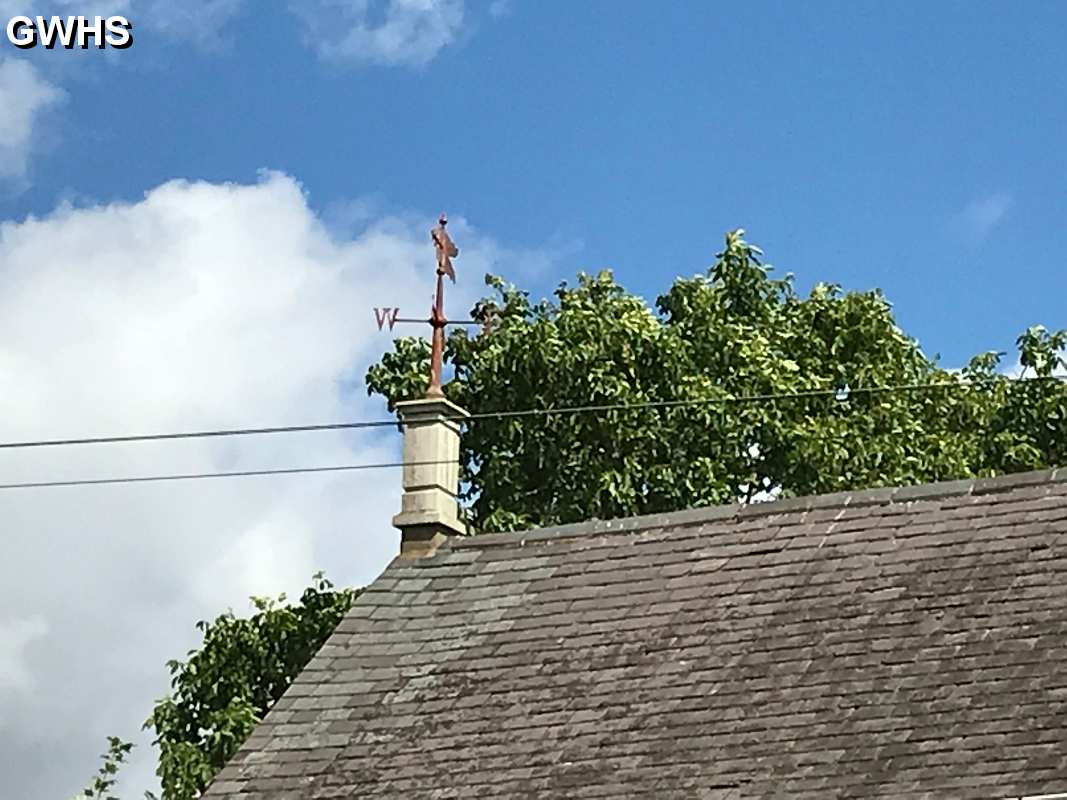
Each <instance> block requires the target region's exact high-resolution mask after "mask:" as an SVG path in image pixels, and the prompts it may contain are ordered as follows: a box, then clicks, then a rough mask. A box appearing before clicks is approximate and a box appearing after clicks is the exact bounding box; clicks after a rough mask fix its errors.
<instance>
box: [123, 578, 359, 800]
mask: <svg viewBox="0 0 1067 800" xmlns="http://www.w3.org/2000/svg"><path fill="white" fill-rule="evenodd" d="M358 595H359V590H357V589H334V587H333V585H332V584H331V583H330V582H329V581H328V580H326V578H324V577H323V576H322V574H321V573H320V574H318V575H316V576H315V577H314V579H313V583H312V585H311V586H309V587H308V588H307V589H306V590H305V591H304V593H303V594H302V595H301V597H300V601H299V602H298V603H295V604H291V605H286V604H285V595H280V596H279V597H278V598H277V599H268V598H262V597H254V598H252V603H253V606H254V607H255V609H256V613H255V614H253V615H252V616H251V617H247V618H242V617H237V616H235V615H234V614H233V612H232V611H228V612H226V613H225V614H222V615H220V616H219V617H217V618H216V619H215V621H214V622H205V621H201V622H199V623H197V627H198V628H199V629H200V630H201V631H202V633H203V637H204V640H203V643H202V644H201V646H200V647H199V648H198V649H196V650H191V651H190V652H189V654H188V658H187V660H186V661H171V662H169V664H168V665H167V666H168V668H169V669H170V672H171V676H172V679H171V686H172V688H173V692H172V694H171V695H169V696H168V697H165V698H163V699H162V700H160V701H159V702H158V703H156V706H155V708H154V709H153V711H152V715H151V716H150V717H149V718H148V721H147V722H146V723H145V727H146V728H152V729H154V731H155V742H154V743H155V744H156V745H157V746H158V747H159V767H158V769H157V774H158V775H159V778H160V781H161V783H162V787H163V798H164V800H191V798H194V797H197V796H198V795H199V794H200V793H201V792H202V791H203V790H204V788H205V787H206V786H207V784H208V783H209V782H210V781H211V779H212V778H213V777H214V776H215V774H216V773H217V772H218V771H219V770H220V769H222V767H223V766H224V765H225V764H226V762H227V761H228V760H229V759H230V757H231V756H233V754H234V753H235V752H237V749H238V748H239V747H240V746H241V743H242V742H244V740H245V739H246V738H247V737H248V735H249V734H250V733H251V732H252V729H253V728H254V727H255V725H256V723H258V722H259V721H260V720H261V719H263V717H264V715H265V714H266V713H267V711H268V710H269V709H270V707H271V706H272V705H273V704H274V703H275V702H276V701H277V700H278V699H279V698H280V697H281V696H282V694H283V693H284V692H285V690H286V689H287V688H288V687H289V684H291V683H292V682H293V679H294V678H295V677H296V676H297V675H298V674H299V672H300V671H301V670H302V669H303V668H304V666H305V665H306V664H307V663H308V661H310V660H311V657H312V656H313V655H314V654H315V653H316V652H317V651H318V649H319V648H320V647H321V646H322V644H323V642H325V641H326V638H327V637H328V636H329V635H330V634H331V633H332V632H333V629H334V628H336V627H337V624H338V623H339V622H340V621H341V618H342V617H343V616H344V614H345V612H346V611H348V609H349V608H350V607H351V605H352V602H353V601H354V600H355V598H356V597H357V596H358ZM120 760H121V759H120Z"/></svg>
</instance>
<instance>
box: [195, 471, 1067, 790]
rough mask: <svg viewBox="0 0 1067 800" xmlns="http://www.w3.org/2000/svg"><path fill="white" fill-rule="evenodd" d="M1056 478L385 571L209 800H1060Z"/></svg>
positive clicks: (747, 511)
mask: <svg viewBox="0 0 1067 800" xmlns="http://www.w3.org/2000/svg"><path fill="white" fill-rule="evenodd" d="M1065 586H1067V470H1060V471H1058V472H1048V471H1046V472H1042V473H1032V474H1026V475H1021V476H1009V477H1004V478H994V479H983V480H978V481H956V482H952V483H945V484H935V485H931V486H921V487H908V488H904V489H895V488H886V489H875V490H870V491H866V492H852V493H848V492H845V493H840V494H837V495H828V496H823V497H817V498H795V499H790V500H786V501H782V502H778V503H770V504H765V505H762V506H751V507H746V508H741V507H739V506H728V507H722V508H712V509H693V510H691V511H686V512H681V513H678V514H666V515H656V516H652V517H637V518H632V519H628V520H613V521H598V522H593V523H584V524H581V525H570V526H563V527H560V528H555V529H547V530H542V531H533V532H525V533H516V534H503V535H498V536H489V535H485V536H477V537H472V538H469V539H466V540H457V541H453V542H450V543H449V544H447V545H446V546H445V547H443V548H442V549H441V550H440V551H439V552H438V554H437V555H436V556H434V557H431V558H428V559H425V560H423V561H421V562H411V561H408V560H404V559H397V560H396V561H394V563H393V564H392V565H391V566H390V567H389V568H388V569H387V570H386V571H385V573H383V575H382V576H381V577H380V578H379V579H378V581H376V582H375V584H374V585H373V586H372V587H370V589H369V590H368V591H367V592H365V593H364V594H363V595H362V596H361V598H360V599H359V601H358V602H357V603H356V605H355V606H354V607H353V609H352V610H351V612H350V613H349V615H348V616H347V617H346V618H345V620H343V621H342V622H341V624H340V625H339V626H338V629H337V632H335V634H334V635H333V636H332V637H331V639H330V640H329V641H328V642H327V643H326V645H325V646H324V647H323V649H322V651H321V652H320V653H319V654H318V656H316V659H315V660H314V661H313V664H312V665H309V666H310V667H313V668H311V669H309V670H307V671H305V673H304V674H303V675H302V676H301V677H300V678H298V679H297V681H296V682H295V683H294V684H293V686H292V687H291V688H290V690H289V691H288V692H287V693H286V696H285V697H283V698H282V700H281V701H279V703H278V704H277V705H276V707H275V709H274V710H273V711H272V712H271V713H270V714H268V716H267V718H266V720H265V721H264V722H263V723H262V724H261V725H260V727H259V728H257V730H256V732H255V733H254V734H253V736H252V737H251V738H250V739H249V741H248V742H246V744H245V746H244V748H242V751H241V752H240V753H239V754H238V755H237V756H236V757H235V759H234V760H233V762H232V764H231V766H230V767H228V768H227V769H226V770H225V771H224V772H223V773H222V774H221V775H220V776H219V778H218V780H216V782H215V784H214V785H213V786H212V787H210V788H209V790H208V792H207V794H206V795H205V800H283V798H300V800H335V799H338V798H352V797H360V798H397V799H399V798H423V797H425V798H477V799H478V800H492V799H493V798H553V799H555V798H561V797H574V798H624V797H634V798H690V797H691V798H709V800H727V799H729V800H741V799H742V798H767V797H789V798H816V797H818V798H820V799H821V798H922V797H930V798H950V799H951V800H956V799H957V798H959V799H960V800H968V799H969V798H976V799H977V798H990V797H998V798H1005V797H1009V796H1016V797H1018V796H1021V795H1023V794H1043V793H1052V792H1062V791H1067V757H1065V756H1064V753H1067V727H1065V726H1064V725H1063V722H1062V721H1063V719H1064V718H1065V716H1067V669H1064V668H1063V666H1062V665H1063V664H1064V663H1067V589H1065V588H1064V587H1065Z"/></svg>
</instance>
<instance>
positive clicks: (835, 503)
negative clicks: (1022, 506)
mask: <svg viewBox="0 0 1067 800" xmlns="http://www.w3.org/2000/svg"><path fill="white" fill-rule="evenodd" d="M1063 482H1067V467H1059V468H1055V469H1044V470H1036V471H1033V472H1016V473H1011V474H1008V475H998V476H996V477H993V478H965V479H963V480H954V481H940V482H938V483H925V484H919V485H914V486H890V487H885V488H879V489H861V490H859V491H855V492H835V493H833V494H820V495H806V496H804V497H789V498H786V499H785V500H775V501H772V502H766V503H755V504H753V505H741V504H740V503H731V504H729V505H721V506H706V507H703V508H690V509H686V510H684V511H671V512H667V513H663V514H645V515H642V516H636V517H620V518H618V519H607V520H597V519H594V520H588V521H586V522H574V523H569V524H567V525H553V526H550V527H546V528H532V529H530V530H525V531H513V532H510V533H479V534H476V535H474V536H465V537H458V536H457V537H451V538H450V539H449V541H448V542H447V543H446V544H445V545H444V546H443V547H442V548H441V550H440V551H438V552H441V551H446V550H449V549H466V548H485V547H506V546H509V545H514V544H515V543H520V544H525V543H526V542H542V541H547V540H553V539H571V538H576V537H582V536H595V535H603V534H608V533H634V532H635V531H642V530H650V529H654V528H664V527H683V526H687V525H699V524H701V523H704V522H716V521H720V520H728V519H751V518H753V517H763V516H771V515H775V514H785V513H790V512H798V511H799V512H804V511H816V510H823V509H830V508H845V507H857V506H872V505H890V504H892V503H910V502H915V501H919V500H940V499H942V498H946V497H960V496H966V495H983V494H992V493H995V492H1002V491H1007V490H1011V489H1019V488H1024V487H1027V486H1039V485H1041V484H1046V483H1063ZM428 560H429V561H433V558H430V559H428Z"/></svg>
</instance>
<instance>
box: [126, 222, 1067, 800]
mask: <svg viewBox="0 0 1067 800" xmlns="http://www.w3.org/2000/svg"><path fill="white" fill-rule="evenodd" d="M761 256H762V254H761V253H760V251H759V249H758V248H756V247H754V246H752V245H750V244H748V243H747V242H745V241H744V239H743V232H742V231H734V232H732V233H729V234H727V236H726V247H725V248H724V250H723V251H722V252H721V253H719V254H718V256H717V260H716V262H715V264H714V266H712V267H711V268H710V270H709V271H708V273H707V274H706V275H701V276H697V277H693V278H680V279H678V280H676V281H675V282H674V284H673V285H672V286H671V287H670V288H669V289H668V291H667V292H666V293H665V294H664V295H662V296H661V297H659V298H658V299H657V301H656V304H655V307H654V308H650V307H649V306H648V305H647V304H646V303H645V301H644V300H642V299H641V298H639V297H636V296H634V295H632V294H629V293H627V292H626V291H625V290H624V289H623V288H622V287H620V286H619V285H618V284H617V283H615V281H614V279H613V278H612V276H611V274H610V273H609V272H601V273H599V274H598V275H593V276H590V275H579V277H578V282H577V285H575V286H568V285H566V284H563V285H561V286H560V287H559V289H558V290H557V291H556V293H555V295H554V298H553V299H548V300H542V301H540V302H537V303H534V302H531V300H530V299H529V296H528V294H527V293H525V292H522V291H520V290H519V289H517V288H515V287H514V286H511V285H509V284H507V283H505V282H504V281H503V280H501V279H500V278H497V277H494V276H488V277H487V283H488V285H489V286H490V287H491V288H492V289H493V291H494V294H493V296H491V297H488V298H486V299H484V300H482V301H480V302H479V303H477V304H476V305H475V307H474V310H473V311H472V315H473V316H474V318H475V319H477V320H480V321H482V322H484V323H486V327H485V328H483V330H482V332H481V333H478V334H477V335H474V336H471V335H468V334H467V333H466V332H465V331H462V330H459V331H455V332H453V333H452V334H451V335H450V336H449V338H448V342H447V348H446V354H447V356H448V358H449V359H450V361H451V363H452V366H453V370H454V376H453V378H452V380H451V381H450V382H449V383H448V384H447V385H446V387H445V392H446V394H447V395H448V397H449V398H451V399H452V400H454V401H455V402H457V403H459V404H460V405H462V406H463V407H465V408H466V409H468V410H469V411H471V412H474V413H475V414H484V413H492V412H497V411H513V410H521V409H537V408H547V409H562V408H570V407H577V406H631V407H623V408H612V409H610V410H600V411H597V412H595V413H583V414H572V413H562V414H545V415H538V416H520V417H500V418H488V419H477V420H475V421H474V422H472V423H471V424H469V425H468V426H467V429H466V430H465V433H464V436H463V439H462V450H461V460H462V476H463V485H464V489H463V494H464V497H465V500H466V513H467V514H468V515H469V517H470V521H471V523H472V524H473V526H474V527H475V528H476V529H480V530H483V531H504V530H514V529H520V528H524V527H530V526H536V525H549V524H557V523H565V522H573V521H579V520H584V519H589V518H593V517H597V518H601V519H607V518H611V517H618V516H625V515H631V514H641V513H653V512H661V511H672V510H677V509H682V508H689V507H695V506H705V505H711V504H716V503H725V502H733V501H735V500H737V499H738V498H747V499H752V498H754V497H756V496H757V495H758V494H759V493H761V492H768V491H771V492H780V493H782V494H784V495H803V494H815V493H821V492H828V491H840V490H845V489H859V488H866V487H874V486H885V485H895V484H913V483H922V482H927V481H935V480H941V479H947V478H954V477H964V476H984V475H993V474H997V473H1003V472H1012V471H1018V470H1023V469H1034V468H1039V467H1044V466H1051V465H1060V464H1065V463H1067V386H1065V385H1064V384H1063V383H1061V382H1058V381H1053V380H1036V381H1029V382H1018V381H1013V380H1010V379H1009V378H1008V377H1006V376H1005V375H1003V374H1001V373H1000V372H999V369H1000V367H1001V364H1002V359H1003V357H1004V355H1005V354H1003V353H995V352H989V353H984V354H982V355H979V356H976V357H975V358H974V359H972V360H971V362H970V363H969V364H968V365H967V366H966V367H965V368H964V369H962V370H959V371H952V370H946V369H944V368H942V367H940V366H938V364H937V359H936V358H929V357H927V356H926V355H925V354H924V353H923V351H922V349H921V348H920V347H919V345H918V344H917V343H916V342H915V341H914V340H913V339H911V338H909V337H908V336H907V335H905V334H904V332H903V331H901V329H900V328H899V327H898V326H897V324H896V322H895V321H894V318H893V314H892V311H891V308H890V305H889V303H888V302H887V301H886V299H885V298H884V297H883V296H882V295H881V293H879V292H877V291H871V292H848V293H845V292H842V290H841V289H840V288H839V287H837V286H831V285H826V284H819V285H817V286H816V287H815V288H814V289H813V290H812V291H811V292H810V293H809V294H808V296H806V297H800V296H798V294H797V293H796V292H795V290H794V288H793V282H792V279H791V277H790V276H786V277H784V278H782V279H774V278H772V277H771V268H770V267H768V266H766V265H764V264H763V263H761ZM1065 347H1067V332H1064V331H1060V332H1049V331H1047V330H1046V329H1044V328H1042V327H1040V326H1037V327H1033V328H1030V329H1029V330H1028V331H1026V332H1025V333H1024V334H1023V335H1022V336H1020V337H1019V339H1018V348H1019V362H1020V364H1021V366H1022V368H1023V370H1024V372H1025V374H1026V376H1027V377H1035V378H1043V379H1048V378H1051V377H1052V376H1053V374H1054V372H1055V371H1056V370H1057V369H1059V368H1062V367H1063V366H1064V362H1063V359H1062V356H1061V354H1062V352H1063V350H1064V348H1065ZM428 360H429V346H428V344H427V343H426V341H425V340H423V339H420V338H413V337H406V338H401V339H398V340H397V341H396V342H395V346H394V350H393V351H391V352H389V353H386V354H385V355H384V356H383V358H382V359H381V361H380V362H379V363H377V364H375V365H374V366H373V367H371V369H370V371H369V372H368V375H367V386H368V390H369V391H370V392H371V393H378V394H381V395H384V396H385V397H386V398H387V399H388V401H389V403H390V405H391V406H392V405H393V404H395V403H396V402H397V401H399V400H404V399H413V398H417V397H421V396H422V395H423V393H424V392H425V388H426V376H427V372H428ZM772 396H773V397H772ZM648 403H656V404H658V405H652V406H650V405H647V404H648ZM356 594H357V592H356V591H353V590H340V591H335V590H333V588H332V587H331V585H330V584H329V583H328V582H327V581H325V580H324V579H322V577H321V576H316V583H315V585H314V586H312V587H311V588H309V589H308V590H307V591H306V592H305V593H304V595H303V597H302V598H301V602H300V604H298V605H296V606H283V605H281V604H280V603H281V599H280V600H279V601H276V602H275V601H269V600H265V599H254V601H253V602H254V604H255V607H256V609H257V613H256V614H255V615H254V616H252V617H251V618H249V619H238V618H236V617H234V615H233V614H232V613H227V614H224V615H222V616H220V617H219V618H218V619H216V620H215V622H214V623H206V622H201V623H200V624H199V627H200V628H201V630H202V631H203V633H204V643H203V645H202V646H201V648H200V649H199V650H194V651H192V652H190V654H189V658H188V660H187V661H185V662H178V661H174V662H171V663H170V670H171V673H172V675H173V681H172V684H173V687H174V693H173V695H172V696H170V697H168V698H165V699H164V700H162V701H160V702H159V703H158V704H157V705H156V707H155V710H154V711H153V713H152V716H151V717H150V719H149V721H148V723H147V725H148V726H151V727H153V728H154V729H155V732H156V744H157V745H158V746H159V748H160V762H159V770H158V773H159V776H160V778H161V779H162V782H163V798H164V800H190V798H193V797H195V796H197V794H198V793H199V792H200V791H201V790H202V789H203V788H204V787H205V786H206V785H207V783H208V782H209V781H210V779H211V778H212V777H213V776H214V775H215V774H216V773H217V772H218V770H219V769H221V767H222V766H223V765H224V764H225V762H226V761H227V760H228V759H229V758H230V756H232V755H233V753H234V752H235V751H236V750H237V748H238V747H239V746H240V744H241V742H242V741H244V739H245V738H246V737H247V735H248V734H249V733H250V732H251V730H252V728H253V726H254V725H255V724H256V722H258V721H259V720H260V719H261V718H262V717H263V715H264V714H265V713H266V711H267V709H269V708H270V706H271V705H272V704H273V703H274V702H275V701H276V700H277V699H278V698H279V697H280V696H281V695H282V693H283V692H284V691H285V689H286V688H287V687H288V686H289V684H290V683H291V681H292V680H293V678H294V677H295V676H296V675H297V673H298V672H299V671H300V670H301V669H302V667H303V666H304V665H305V664H306V663H307V661H308V660H310V658H311V656H312V655H313V654H314V653H315V651H316V650H317V649H318V648H319V647H320V646H321V644H322V642H323V641H325V639H326V637H327V636H328V635H329V633H330V632H331V631H332V630H333V628H334V627H335V626H336V625H337V623H338V622H339V621H340V619H341V617H342V616H343V615H344V612H345V611H346V610H347V609H348V607H349V606H350V605H351V603H352V600H353V599H354V598H355V596H356ZM119 761H121V758H120V759H119ZM109 774H110V773H109Z"/></svg>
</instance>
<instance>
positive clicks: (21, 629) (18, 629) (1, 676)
mask: <svg viewBox="0 0 1067 800" xmlns="http://www.w3.org/2000/svg"><path fill="white" fill-rule="evenodd" d="M47 632H48V626H47V625H46V624H45V621H44V619H43V618H42V617H40V616H39V615H35V616H31V617H25V618H22V619H13V620H7V621H4V620H0V693H2V692H4V691H5V690H9V691H10V690H20V691H24V690H26V689H29V688H30V687H31V686H32V685H33V677H32V675H31V674H30V670H29V668H28V667H27V665H26V648H27V646H28V645H29V644H30V643H31V642H33V641H34V640H36V639H40V638H41V637H42V636H44V635H45V633H47Z"/></svg>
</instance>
